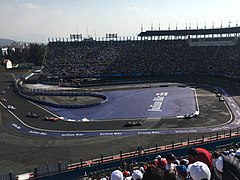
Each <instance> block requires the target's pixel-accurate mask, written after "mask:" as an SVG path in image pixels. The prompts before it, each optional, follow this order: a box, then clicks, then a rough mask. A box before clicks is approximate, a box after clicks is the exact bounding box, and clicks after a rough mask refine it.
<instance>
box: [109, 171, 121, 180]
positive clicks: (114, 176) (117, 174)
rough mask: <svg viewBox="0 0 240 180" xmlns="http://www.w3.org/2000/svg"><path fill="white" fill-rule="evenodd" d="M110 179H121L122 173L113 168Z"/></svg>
mask: <svg viewBox="0 0 240 180" xmlns="http://www.w3.org/2000/svg"><path fill="white" fill-rule="evenodd" d="M111 180H123V173H122V172H121V171H119V170H115V171H113V172H112V174H111Z"/></svg>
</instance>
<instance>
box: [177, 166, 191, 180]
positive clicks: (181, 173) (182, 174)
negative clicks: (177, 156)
mask: <svg viewBox="0 0 240 180" xmlns="http://www.w3.org/2000/svg"><path fill="white" fill-rule="evenodd" d="M176 171H177V176H178V179H179V180H185V179H187V177H188V172H187V168H186V166H185V165H180V166H176Z"/></svg>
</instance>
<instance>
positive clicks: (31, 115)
mask: <svg viewBox="0 0 240 180" xmlns="http://www.w3.org/2000/svg"><path fill="white" fill-rule="evenodd" d="M27 117H31V118H38V117H40V116H39V115H37V114H35V113H32V112H28V113H27Z"/></svg>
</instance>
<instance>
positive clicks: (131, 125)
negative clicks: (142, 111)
mask: <svg viewBox="0 0 240 180" xmlns="http://www.w3.org/2000/svg"><path fill="white" fill-rule="evenodd" d="M133 126H142V123H141V122H132V121H128V122H127V123H126V124H124V127H133Z"/></svg>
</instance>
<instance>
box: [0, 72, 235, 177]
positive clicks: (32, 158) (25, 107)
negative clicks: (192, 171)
mask: <svg viewBox="0 0 240 180" xmlns="http://www.w3.org/2000/svg"><path fill="white" fill-rule="evenodd" d="M0 80H1V91H2V89H5V88H6V87H8V86H9V85H10V84H11V81H10V78H6V77H5V76H1V78H0ZM227 90H228V91H229V92H231V93H235V92H238V91H237V90H236V91H235V90H234V89H233V90H232V89H227ZM196 91H197V94H198V100H199V107H200V115H199V116H198V117H197V118H192V119H169V118H161V120H160V121H159V119H158V120H156V119H146V118H143V119H141V121H142V122H143V126H142V127H140V130H134V129H133V128H127V129H123V124H124V122H126V120H118V121H99V122H94V123H92V122H91V123H74V122H62V121H59V122H47V121H42V120H40V119H29V118H26V117H25V115H26V113H27V112H28V111H32V112H37V113H38V114H39V115H40V116H42V117H43V116H44V115H50V114H51V113H48V112H46V111H45V110H44V109H40V108H39V107H38V106H35V105H33V104H32V103H30V102H28V101H27V100H25V99H23V98H21V97H19V96H17V95H16V94H15V93H14V92H13V91H12V89H10V90H9V91H7V93H6V95H4V96H6V98H7V99H8V101H9V102H8V103H9V104H13V105H15V106H16V107H17V108H18V109H17V111H16V112H15V113H14V114H16V115H17V117H19V119H21V120H24V123H26V124H27V125H29V126H31V127H34V128H40V129H43V130H44V129H48V130H56V131H59V130H61V131H67V133H63V132H60V133H59V136H61V135H62V134H75V135H76V133H72V131H74V132H75V131H79V132H82V131H83V130H84V131H83V133H86V131H91V132H96V130H99V129H101V130H105V131H106V130H111V132H113V131H116V130H117V132H119V131H121V130H123V131H122V132H127V134H124V135H119V134H116V135H114V134H113V135H110V134H105V135H107V136H105V135H104V134H102V136H99V135H100V133H103V132H98V136H96V135H92V136H83V137H82V135H80V136H72V135H70V138H69V137H68V138H66V136H64V137H58V136H54V135H50V137H49V136H46V135H44V134H42V135H41V134H36V133H29V130H27V131H26V132H23V133H22V132H19V130H18V129H17V127H18V126H21V127H23V126H22V124H21V123H19V121H18V120H17V119H16V118H15V117H13V116H12V114H10V113H9V112H8V111H6V109H4V108H3V107H2V106H1V109H0V110H1V111H0V112H1V114H0V115H1V116H0V122H1V129H0V133H1V134H0V136H1V139H0V143H1V147H0V155H1V157H3V158H1V160H0V173H5V172H8V170H12V171H14V172H16V173H22V172H25V171H29V170H32V168H33V167H34V166H35V165H38V166H41V165H43V164H45V163H46V162H48V163H56V162H57V161H58V160H62V161H68V162H77V161H79V159H80V158H81V157H82V158H83V159H84V160H88V159H91V158H92V157H93V158H96V157H99V156H100V154H101V153H102V154H103V155H110V154H112V153H114V154H115V153H119V151H120V150H123V151H129V150H130V149H132V150H134V149H136V147H137V146H139V145H141V146H143V147H145V148H146V147H147V146H150V147H154V146H155V144H158V145H161V144H162V145H163V144H165V142H171V141H172V140H174V141H176V140H180V139H181V138H182V139H186V138H188V137H191V136H193V137H194V136H195V135H196V134H195V133H196V131H185V132H182V133H181V135H179V134H176V128H178V129H180V130H181V129H182V128H183V127H185V128H188V129H189V127H201V128H202V127H206V126H213V125H218V124H223V123H226V122H228V121H229V120H230V118H231V116H230V114H229V111H228V109H227V108H226V106H225V104H224V103H222V102H219V101H218V99H217V98H216V97H215V95H214V94H213V93H212V92H210V89H209V88H208V89H207V88H197V89H196ZM236 96H238V94H236ZM234 99H235V100H236V102H239V100H238V97H236V98H235V97H234ZM12 124H16V125H17V126H13V125H12ZM28 128H30V127H28ZM151 129H152V130H151ZM156 129H158V130H159V132H160V131H161V132H163V131H162V130H171V131H174V132H175V134H172V135H162V133H157V134H152V133H145V132H156V131H155V130H156ZM203 129H205V128H203ZM92 130H94V131H92ZM112 130H113V131H112ZM153 130H154V131H153ZM189 130H191V129H189ZM218 130H221V129H218ZM35 131H36V130H35ZM44 132H45V131H44ZM68 132H69V133H68ZM107 132H109V131H107ZM130 132H136V133H130ZM138 132H143V133H138ZM199 132H201V131H199ZM47 133H49V131H48V132H47ZM50 134H51V133H50ZM55 135H56V134H55ZM199 136H201V135H199ZM76 137H77V138H76ZM109 147H111V149H109Z"/></svg>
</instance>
